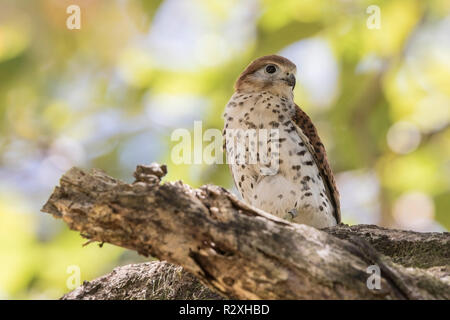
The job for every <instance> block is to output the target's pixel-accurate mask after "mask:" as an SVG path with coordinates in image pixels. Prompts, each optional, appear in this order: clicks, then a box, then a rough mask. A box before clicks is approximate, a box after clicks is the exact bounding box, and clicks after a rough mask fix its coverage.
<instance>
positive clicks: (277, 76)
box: [234, 55, 297, 95]
mask: <svg viewBox="0 0 450 320" xmlns="http://www.w3.org/2000/svg"><path fill="white" fill-rule="evenodd" d="M296 71H297V67H296V66H295V64H294V63H293V62H291V61H290V60H289V59H286V58H284V57H281V56H277V55H270V56H264V57H261V58H258V59H256V60H254V61H253V62H252V63H250V65H249V66H248V67H247V68H246V69H245V70H244V71H243V72H242V73H241V75H240V76H239V78H238V80H237V81H236V84H235V86H234V88H235V90H236V91H244V92H246V91H264V90H265V91H269V92H271V93H274V94H281V95H292V90H293V89H294V87H295V74H296Z"/></svg>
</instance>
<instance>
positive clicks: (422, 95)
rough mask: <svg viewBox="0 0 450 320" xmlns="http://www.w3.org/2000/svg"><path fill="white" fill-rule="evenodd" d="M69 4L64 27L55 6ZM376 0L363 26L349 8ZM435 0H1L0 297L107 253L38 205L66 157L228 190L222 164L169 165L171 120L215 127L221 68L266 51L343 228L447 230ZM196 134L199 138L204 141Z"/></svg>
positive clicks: (93, 265) (449, 68)
mask: <svg viewBox="0 0 450 320" xmlns="http://www.w3.org/2000/svg"><path fill="white" fill-rule="evenodd" d="M71 4H77V5H79V6H80V8H81V29H80V30H69V29H68V28H67V27H66V19H67V18H68V16H69V14H68V13H66V8H67V7H68V6H69V5H71ZM371 5H376V6H378V8H379V9H380V14H381V15H380V18H381V20H380V28H379V29H371V28H369V27H368V25H367V20H368V18H369V16H370V15H371V13H368V12H367V11H366V10H367V8H368V7H369V6H371ZM449 34H450V2H449V1H446V0H430V1H420V0H384V1H383V0H379V1H364V0H361V1H344V0H338V1H332V0H314V1H313V0H305V1H298V0H246V1H237V0H229V1H222V0H189V1H188V0H186V1H177V0H165V1H155V0H128V1H119V0H118V1H113V0H37V1H28V0H2V1H1V2H0V262H1V263H0V298H57V297H59V296H61V295H62V294H63V293H64V292H67V291H68V290H69V289H68V288H67V286H66V281H67V279H68V277H69V276H70V274H68V273H67V267H68V266H71V265H77V266H79V267H80V270H81V281H83V280H90V279H93V278H94V277H97V276H100V275H101V274H104V273H106V272H109V271H110V270H111V269H112V268H113V267H114V266H116V265H118V264H124V263H129V262H132V261H142V258H140V257H138V256H137V255H135V254H133V253H131V252H129V251H126V250H123V249H121V248H117V247H113V246H109V245H106V244H105V245H104V246H103V248H102V249H99V248H98V246H96V245H94V244H90V245H88V246H86V247H82V244H83V243H84V240H83V239H82V238H81V237H80V236H79V235H78V234H77V233H75V232H71V231H69V230H68V229H67V227H66V226H64V225H63V224H62V223H60V222H59V221H54V220H53V219H52V218H50V217H49V216H47V215H45V214H42V213H40V212H39V209H40V207H41V206H42V205H43V203H44V202H45V200H46V199H47V197H48V196H49V195H50V193H51V191H52V187H53V186H55V185H57V183H58V178H59V177H60V176H61V174H62V173H63V172H64V171H65V170H67V169H68V168H70V167H71V166H74V165H77V166H81V167H84V168H91V167H97V168H101V169H103V170H105V171H107V172H108V173H110V174H111V175H114V176H116V177H119V178H122V179H124V180H126V181H131V179H132V178H131V176H132V172H133V169H134V166H135V165H136V164H139V163H150V162H153V161H158V162H162V163H166V164H168V168H169V174H168V176H167V177H166V180H167V181H168V180H183V181H184V182H186V183H189V184H191V185H193V186H200V185H202V184H205V183H214V184H218V185H222V186H224V187H227V188H231V187H232V182H231V177H230V175H229V173H228V167H227V166H226V165H206V164H204V165H175V164H173V163H172V160H171V153H170V150H171V147H172V146H174V145H175V144H176V143H177V142H176V141H171V139H170V136H171V132H172V131H173V130H174V129H176V128H187V129H189V130H192V129H193V122H194V120H202V121H203V130H206V129H207V128H219V129H221V128H222V126H223V121H222V118H221V114H222V112H223V108H224V106H225V104H226V103H227V101H228V99H229V97H230V96H231V94H232V92H233V83H234V81H235V79H236V77H237V76H238V75H239V73H240V72H241V71H242V70H243V69H244V68H245V66H246V65H247V64H248V63H249V62H250V61H251V60H252V59H254V58H256V57H259V56H261V55H264V54H272V53H281V54H283V55H286V56H288V57H289V58H291V59H293V60H294V62H296V63H297V66H298V71H299V74H298V79H299V85H298V86H297V87H296V89H295V97H296V98H295V100H296V102H297V104H299V105H300V106H302V108H304V110H305V111H306V112H307V113H309V114H310V115H311V117H312V118H313V120H314V121H315V123H316V124H317V126H318V130H319V133H320V135H321V137H322V140H323V141H324V143H325V145H326V147H327V150H328V154H329V158H330V161H331V163H332V166H333V168H334V171H335V172H336V173H337V178H338V183H339V186H340V189H341V196H342V201H343V217H344V222H346V223H377V224H380V225H385V226H390V227H398V228H411V229H417V230H423V231H424V230H437V231H442V230H446V229H448V228H449V227H450V214H449V212H450V129H449V126H448V124H449V120H450V38H449V36H448V35H449ZM205 144H206V143H204V145H205Z"/></svg>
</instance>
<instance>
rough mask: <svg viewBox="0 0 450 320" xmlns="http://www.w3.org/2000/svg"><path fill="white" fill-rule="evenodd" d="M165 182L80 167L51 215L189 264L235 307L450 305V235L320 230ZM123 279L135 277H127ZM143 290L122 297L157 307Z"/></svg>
mask: <svg viewBox="0 0 450 320" xmlns="http://www.w3.org/2000/svg"><path fill="white" fill-rule="evenodd" d="M165 174H166V167H165V166H159V165H157V164H153V165H151V166H138V168H137V170H136V172H135V178H136V181H135V182H134V183H133V184H127V183H125V182H122V181H119V180H117V179H114V178H112V177H110V176H108V175H107V174H105V173H104V172H101V171H98V170H93V171H92V172H90V173H85V172H84V171H82V170H80V169H77V168H73V169H71V170H70V171H69V172H67V173H66V174H65V175H64V176H63V177H62V178H61V181H60V186H58V187H56V189H55V191H54V193H53V194H52V195H51V197H50V199H49V200H48V202H47V203H46V204H45V206H44V208H43V211H44V212H48V213H50V214H52V215H53V216H54V217H56V218H61V219H63V220H64V221H65V222H66V223H67V224H68V225H69V227H70V228H71V229H73V230H77V231H79V232H80V233H81V235H82V236H83V237H85V238H87V239H89V240H90V241H99V242H109V243H112V244H115V245H118V246H121V247H124V248H128V249H132V250H136V251H137V252H139V253H140V254H142V255H144V256H153V257H156V258H158V259H160V260H166V261H168V262H169V263H173V264H176V265H180V266H182V267H183V268H184V270H186V271H187V272H188V273H190V274H192V275H194V276H195V277H196V278H198V279H199V280H200V281H201V282H202V283H203V284H204V285H206V286H208V287H209V288H210V289H211V290H213V291H214V292H217V293H219V294H220V295H221V296H223V297H226V298H238V299H449V298H450V290H449V289H450V281H449V278H450V277H449V265H450V245H449V242H450V234H449V233H416V232H409V231H399V230H389V229H385V228H379V227H376V226H365V225H358V226H352V227H349V226H346V225H340V226H337V227H335V228H329V229H326V230H317V229H315V228H312V227H309V226H305V225H299V224H293V223H290V222H287V221H285V220H282V219H279V218H277V217H275V216H272V215H270V214H268V213H265V212H263V211H261V210H258V209H255V208H252V207H250V206H248V205H247V204H245V203H244V202H242V201H240V200H238V199H237V198H236V197H235V196H234V195H232V194H231V193H229V192H228V191H227V190H225V189H223V188H220V187H217V186H211V185H207V186H203V187H201V188H199V189H192V188H191V187H189V186H187V185H185V184H183V183H182V182H180V181H178V182H166V183H164V184H162V183H161V181H160V179H161V178H162V177H163V176H164V175H165ZM372 265H377V266H378V267H379V268H380V270H381V280H380V281H381V289H369V288H368V286H367V279H368V278H369V276H370V274H368V273H367V268H368V267H369V266H372ZM128 268H132V269H133V268H137V269H133V270H137V271H135V272H130V274H131V275H134V276H133V277H135V278H136V277H137V278H139V277H140V276H139V274H145V275H142V276H141V278H139V279H151V278H153V277H155V272H153V271H152V270H153V269H152V268H154V266H152V267H149V266H148V265H147V264H144V265H137V266H136V265H134V267H132V266H130V267H128ZM115 272H116V273H115V274H119V276H118V277H119V278H121V279H123V278H124V277H125V278H126V276H124V274H125V275H126V273H127V272H125V273H122V272H119V271H117V269H116V271H115ZM188 273H186V275H187V276H190V275H189V274H188ZM163 274H164V272H163ZM105 277H106V278H104V279H106V280H104V279H103V280H100V279H98V280H95V281H97V282H95V283H106V285H105V286H104V287H102V288H104V290H106V291H108V290H109V291H111V288H112V287H115V286H117V285H118V287H117V288H119V289H117V290H119V291H120V281H118V280H117V279H118V278H117V277H116V276H115V275H114V274H110V275H107V276H105ZM135 278H133V279H135ZM116 280H117V281H116ZM137 282H138V283H140V284H138V285H137V287H138V288H137V292H138V294H137V295H136V296H133V295H132V294H129V295H127V293H121V294H119V295H118V296H117V297H118V298H130V299H133V298H136V299H137V298H152V297H153V298H156V296H152V294H148V293H146V292H143V291H142V290H141V291H139V288H142V284H143V283H148V282H146V281H143V282H142V281H137ZM175 282H176V281H175ZM191 282H192V281H191ZM115 283H117V285H116V284H115ZM88 286H89V283H88V284H86V286H83V287H82V288H81V289H80V290H81V291H79V293H78V294H77V293H70V294H69V295H67V296H66V298H83V297H88V296H87V295H86V294H85V295H84V296H83V289H86V290H85V292H86V291H89V290H88V289H87V287H88ZM98 288H101V286H100V287H98ZM77 290H78V289H77ZM97 290H99V289H97ZM174 290H175V291H176V289H174ZM205 290H206V289H205ZM122 291H123V292H126V291H130V289H127V290H122ZM131 291H133V290H131ZM100 292H105V291H102V290H100ZM205 292H206V291H205ZM211 293H212V292H211ZM208 294H209V291H208ZM163 296H167V297H173V298H176V297H178V295H177V294H172V295H163ZM198 296H201V294H199V295H198ZM96 297H97V298H106V296H105V295H104V294H99V295H98V296H96ZM191 297H192V298H195V296H191ZM211 297H212V296H211ZM205 298H207V297H206V296H205Z"/></svg>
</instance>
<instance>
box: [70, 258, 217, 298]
mask: <svg viewBox="0 0 450 320" xmlns="http://www.w3.org/2000/svg"><path fill="white" fill-rule="evenodd" d="M221 298H222V297H221V296H220V295H218V294H217V293H215V292H213V291H211V290H210V289H209V288H207V287H205V286H204V285H203V284H201V283H200V282H199V281H198V279H197V278H195V277H194V276H193V275H192V274H190V273H188V272H186V271H184V270H183V268H182V267H179V266H174V265H172V264H170V263H167V262H165V261H161V262H160V261H152V262H146V263H139V264H130V265H127V266H122V267H117V268H114V270H113V271H112V272H111V273H109V274H107V275H104V276H102V277H100V278H98V279H95V280H93V281H89V282H88V281H85V282H84V283H83V285H81V286H80V287H78V288H77V289H75V290H73V291H71V292H69V293H67V294H65V295H64V296H63V297H62V299H63V300H173V299H183V300H186V299H189V300H197V299H199V300H205V299H221Z"/></svg>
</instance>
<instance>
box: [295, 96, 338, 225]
mask: <svg viewBox="0 0 450 320" xmlns="http://www.w3.org/2000/svg"><path fill="white" fill-rule="evenodd" d="M295 106H296V109H295V110H296V111H295V115H294V118H293V120H294V122H295V123H296V124H297V126H298V127H299V128H300V129H301V131H302V133H303V135H304V136H305V137H306V138H307V139H304V140H308V141H304V142H305V145H306V147H307V148H308V150H309V152H310V153H311V154H312V155H313V158H314V161H315V162H316V165H317V167H318V168H319V172H320V175H321V176H322V179H323V181H324V184H325V190H326V192H327V194H328V198H329V199H330V200H331V202H332V203H333V205H334V208H335V211H334V216H335V218H336V221H337V223H340V222H341V209H340V202H339V191H338V189H337V187H336V182H335V180H334V175H333V172H332V171H331V168H330V165H329V164H328V158H327V153H326V151H325V147H324V145H323V143H322V141H320V138H319V135H318V134H317V129H316V127H315V126H314V124H313V123H312V121H311V118H310V117H309V116H308V115H307V114H306V113H305V112H304V111H303V110H302V109H300V107H299V106H298V105H295ZM308 142H309V143H308Z"/></svg>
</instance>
